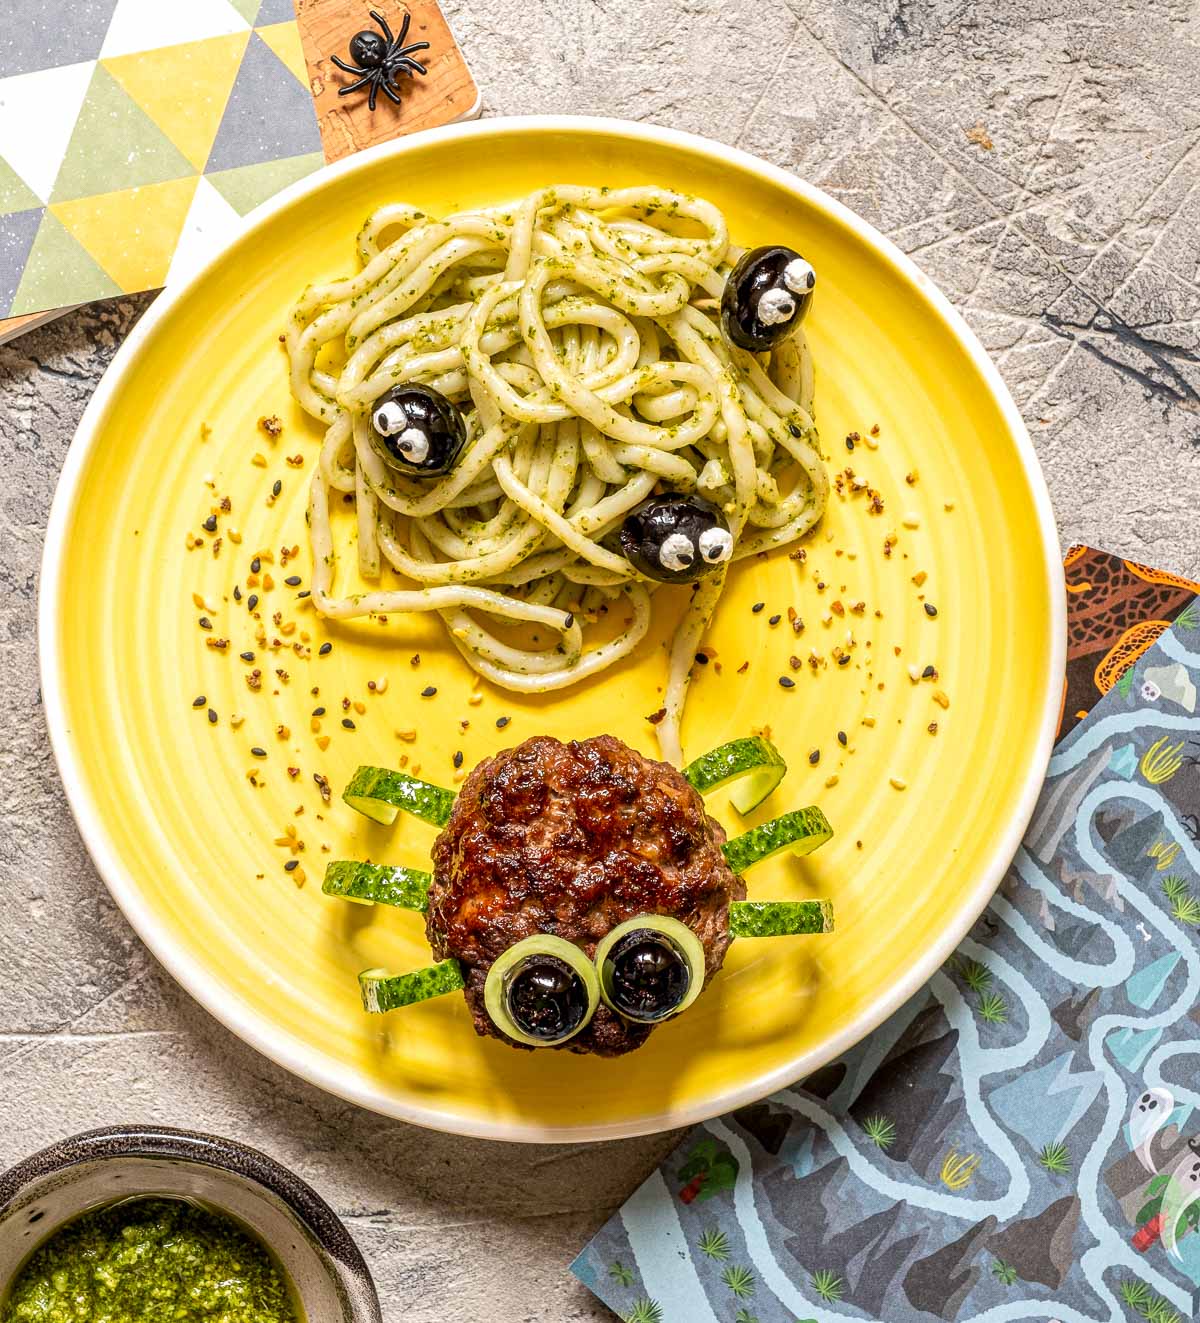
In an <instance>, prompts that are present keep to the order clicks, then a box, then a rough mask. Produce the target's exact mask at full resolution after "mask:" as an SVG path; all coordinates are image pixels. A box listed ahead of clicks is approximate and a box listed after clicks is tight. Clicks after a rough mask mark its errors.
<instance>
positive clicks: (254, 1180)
mask: <svg viewBox="0 0 1200 1323" xmlns="http://www.w3.org/2000/svg"><path fill="white" fill-rule="evenodd" d="M138 1196H163V1197H166V1198H174V1199H187V1200H191V1201H193V1202H196V1203H200V1204H204V1205H207V1206H208V1207H210V1208H215V1209H218V1210H223V1211H224V1212H227V1213H229V1214H230V1215H231V1216H233V1217H235V1218H236V1219H237V1220H238V1221H239V1222H241V1223H242V1224H243V1225H244V1226H246V1227H249V1228H250V1230H251V1231H253V1232H254V1233H255V1235H257V1236H258V1238H259V1239H260V1240H261V1241H262V1242H263V1244H264V1245H266V1246H268V1248H269V1249H270V1250H271V1251H272V1252H273V1253H274V1255H275V1257H276V1259H277V1260H278V1261H279V1263H280V1264H281V1265H282V1266H283V1269H284V1271H285V1272H286V1273H287V1275H288V1277H290V1278H291V1281H292V1285H293V1286H294V1288H295V1291H296V1294H297V1295H298V1297H299V1299H300V1303H301V1305H302V1306H303V1309H304V1318H305V1323H382V1315H381V1314H380V1312H379V1297H378V1296H377V1295H376V1293H375V1284H374V1282H373V1281H372V1280H371V1274H370V1272H369V1271H368V1270H367V1265H366V1264H365V1263H364V1262H363V1257H362V1255H361V1254H360V1253H359V1250H358V1246H357V1245H355V1243H354V1241H353V1239H352V1238H351V1236H350V1233H349V1232H348V1231H347V1230H346V1228H345V1226H344V1225H343V1224H342V1222H341V1221H340V1219H339V1218H338V1216H337V1214H336V1213H335V1212H334V1211H333V1209H332V1208H330V1207H329V1205H328V1204H327V1203H326V1202H325V1201H324V1200H323V1199H322V1198H321V1197H320V1195H318V1194H317V1193H316V1191H315V1190H313V1189H312V1188H311V1187H310V1186H308V1185H306V1184H305V1183H304V1182H303V1181H302V1180H300V1179H299V1177H297V1176H294V1175H293V1174H292V1173H291V1172H290V1171H288V1170H287V1169H286V1168H284V1167H281V1166H280V1165H279V1163H278V1162H276V1161H275V1160H274V1159H273V1158H269V1157H267V1155H266V1154H265V1153H259V1152H258V1150H257V1149H252V1148H247V1147H246V1146H245V1145H244V1144H237V1143H234V1142H233V1140H230V1139H220V1138H218V1137H217V1136H215V1135H202V1134H196V1133H194V1132H192V1131H190V1130H170V1129H166V1128H159V1127H146V1126H115V1127H113V1128H111V1129H107V1130H90V1131H88V1132H87V1133H86V1134H82V1135H75V1136H73V1137H72V1138H71V1139H64V1140H63V1141H62V1142H61V1143H58V1144H52V1145H51V1146H50V1147H49V1148H45V1149H42V1151H41V1152H40V1153H35V1154H33V1156H32V1157H28V1158H26V1159H25V1160H24V1161H23V1162H19V1163H17V1165H16V1166H15V1167H13V1168H12V1169H11V1170H10V1171H7V1172H5V1173H4V1175H3V1176H0V1300H2V1299H3V1297H4V1294H5V1291H6V1290H7V1287H8V1284H9V1283H10V1282H11V1281H12V1279H13V1277H14V1276H15V1275H16V1273H17V1271H18V1270H19V1268H20V1267H21V1265H22V1263H24V1261H25V1259H26V1258H27V1257H28V1256H29V1255H30V1254H31V1253H32V1251H33V1250H34V1249H36V1248H37V1246H38V1245H39V1244H41V1242H42V1241H44V1240H46V1239H47V1238H48V1237H49V1236H50V1235H51V1234H52V1233H53V1232H54V1231H56V1230H57V1229H58V1228H59V1227H60V1226H62V1225H63V1223H64V1222H68V1221H70V1220H71V1219H72V1218H74V1217H77V1216H78V1215H79V1214H80V1213H86V1212H88V1211H89V1210H91V1209H94V1208H98V1207H101V1206H102V1205H105V1204H110V1203H115V1202H117V1201H119V1200H124V1199H129V1198H133V1197H138Z"/></svg>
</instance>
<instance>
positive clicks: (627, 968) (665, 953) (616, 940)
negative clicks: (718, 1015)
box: [596, 914, 705, 1024]
mask: <svg viewBox="0 0 1200 1323" xmlns="http://www.w3.org/2000/svg"><path fill="white" fill-rule="evenodd" d="M596 968H597V969H598V970H599V971H600V995H601V996H602V997H603V998H604V1001H605V1003H606V1004H607V1005H608V1006H609V1007H610V1008H611V1009H612V1010H614V1011H616V1012H617V1013H618V1014H619V1015H622V1016H624V1017H625V1019H627V1020H634V1021H636V1022H637V1023H639V1024H655V1023H656V1022H657V1021H659V1020H665V1019H666V1018H667V1017H668V1016H670V1015H678V1014H679V1012H680V1011H684V1010H686V1009H687V1008H688V1007H689V1006H690V1005H691V1004H692V1002H693V1001H695V999H696V998H697V997H698V996H699V995H700V992H701V990H702V989H703V987H704V973H705V963H704V947H703V946H702V945H701V942H700V939H699V938H698V937H697V936H696V934H695V933H694V932H692V930H691V929H690V928H688V927H687V926H686V925H685V924H682V923H680V922H679V920H678V919H673V918H671V917H669V916H668V915H664V914H647V915H643V916H642V917H640V918H636V919H628V920H626V922H625V923H622V924H618V925H617V927H616V928H614V929H613V930H612V932H610V933H609V934H608V935H607V936H606V937H605V938H604V940H603V941H602V942H601V943H600V945H599V946H598V947H597V948H596Z"/></svg>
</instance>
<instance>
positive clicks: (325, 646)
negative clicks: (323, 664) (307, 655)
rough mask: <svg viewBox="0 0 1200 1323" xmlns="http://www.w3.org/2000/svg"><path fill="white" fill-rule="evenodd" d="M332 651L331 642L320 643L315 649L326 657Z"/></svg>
mask: <svg viewBox="0 0 1200 1323" xmlns="http://www.w3.org/2000/svg"><path fill="white" fill-rule="evenodd" d="M332 651H333V644H332V643H322V644H321V646H320V647H319V648H318V649H317V652H318V653H319V655H320V656H322V657H328V656H329V654H330V653H331V652H332Z"/></svg>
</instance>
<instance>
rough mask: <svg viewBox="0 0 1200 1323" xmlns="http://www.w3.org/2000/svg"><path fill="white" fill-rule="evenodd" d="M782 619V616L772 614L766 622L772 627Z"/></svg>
mask: <svg viewBox="0 0 1200 1323" xmlns="http://www.w3.org/2000/svg"><path fill="white" fill-rule="evenodd" d="M782 619H783V617H782V616H772V617H771V618H770V620H768V621H767V624H768V625H771V626H772V627H774V626H775V625H777V624H779V622H780V621H781V620H782Z"/></svg>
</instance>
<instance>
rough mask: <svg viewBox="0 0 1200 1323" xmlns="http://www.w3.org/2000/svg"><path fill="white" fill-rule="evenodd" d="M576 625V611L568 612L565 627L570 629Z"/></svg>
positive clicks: (564, 622)
mask: <svg viewBox="0 0 1200 1323" xmlns="http://www.w3.org/2000/svg"><path fill="white" fill-rule="evenodd" d="M574 623H575V612H574V611H568V612H567V618H566V620H564V621H563V627H564V628H565V629H570V628H571V626H572V625H573V624H574Z"/></svg>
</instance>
